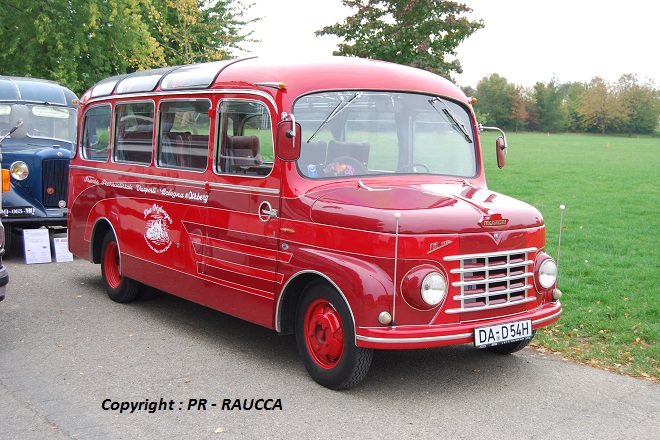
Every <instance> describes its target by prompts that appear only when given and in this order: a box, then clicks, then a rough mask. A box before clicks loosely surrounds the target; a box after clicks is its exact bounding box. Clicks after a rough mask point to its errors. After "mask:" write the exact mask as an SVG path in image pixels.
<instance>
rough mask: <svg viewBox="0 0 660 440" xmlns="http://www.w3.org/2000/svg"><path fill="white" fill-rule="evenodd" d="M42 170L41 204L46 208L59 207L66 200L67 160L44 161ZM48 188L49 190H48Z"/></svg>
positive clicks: (67, 184) (67, 183)
mask: <svg viewBox="0 0 660 440" xmlns="http://www.w3.org/2000/svg"><path fill="white" fill-rule="evenodd" d="M41 169H42V176H43V179H42V182H43V187H42V188H41V191H42V200H43V201H42V203H43V205H44V206H45V207H47V208H57V207H59V202H60V200H66V198H67V190H68V187H69V159H51V160H44V161H43V162H42V163H41ZM49 188H50V189H49Z"/></svg>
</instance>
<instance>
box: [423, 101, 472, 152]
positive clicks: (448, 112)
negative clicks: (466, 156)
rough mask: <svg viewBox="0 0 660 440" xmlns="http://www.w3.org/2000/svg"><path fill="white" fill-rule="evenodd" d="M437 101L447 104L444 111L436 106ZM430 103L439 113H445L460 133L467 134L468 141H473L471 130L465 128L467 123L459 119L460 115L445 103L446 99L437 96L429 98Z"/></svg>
mask: <svg viewBox="0 0 660 440" xmlns="http://www.w3.org/2000/svg"><path fill="white" fill-rule="evenodd" d="M436 102H440V103H442V105H444V106H445V108H443V109H442V112H440V110H439V109H438V107H436V106H435V103H436ZM429 104H431V107H433V108H434V109H435V111H436V112H438V114H441V115H444V116H445V117H446V118H448V122H450V123H451V125H452V126H453V127H454V128H456V129H457V130H458V131H459V132H460V133H462V134H463V136H465V140H466V141H468V142H469V143H472V137H471V136H470V132H468V130H467V128H465V125H463V123H462V122H461V121H460V120H459V119H458V116H456V114H454V112H453V111H451V109H450V108H449V107H448V106H447V104H445V101H443V100H442V99H440V98H438V97H437V96H436V97H435V98H433V99H429Z"/></svg>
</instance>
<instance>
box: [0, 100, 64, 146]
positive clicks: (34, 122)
mask: <svg viewBox="0 0 660 440" xmlns="http://www.w3.org/2000/svg"><path fill="white" fill-rule="evenodd" d="M15 105H17V104H0V136H4V135H5V134H7V133H8V132H9V131H10V130H11V129H12V128H13V125H14V124H15V119H16V118H15V117H12V112H13V111H14V108H15ZM19 105H25V106H26V107H27V112H26V114H27V119H26V120H24V121H23V123H24V124H26V125H27V138H33V139H38V138H40V139H49V140H53V141H62V142H63V143H62V144H61V145H60V146H61V147H62V148H68V149H70V148H72V145H74V144H75V138H76V126H77V118H76V109H75V108H68V107H61V106H53V105H48V104H19ZM22 145H25V146H26V148H29V147H30V145H29V143H22ZM8 146H14V147H16V146H18V144H15V143H13V144H10V145H8Z"/></svg>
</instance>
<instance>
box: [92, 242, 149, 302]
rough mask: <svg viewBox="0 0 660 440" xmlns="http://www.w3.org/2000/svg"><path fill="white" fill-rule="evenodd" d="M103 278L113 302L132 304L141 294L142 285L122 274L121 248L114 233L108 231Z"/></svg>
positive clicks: (103, 257) (102, 264)
mask: <svg viewBox="0 0 660 440" xmlns="http://www.w3.org/2000/svg"><path fill="white" fill-rule="evenodd" d="M101 276H102V278H103V286H104V287H105V291H106V292H107V294H108V296H109V297H110V299H111V300H113V301H116V302H119V303H125V302H130V301H133V300H135V299H136V298H137V296H138V294H139V293H140V287H141V284H140V283H139V282H137V281H135V280H132V279H130V278H128V277H125V276H122V274H121V264H120V256H119V246H118V245H117V239H116V238H115V234H113V233H112V231H108V232H107V233H106V234H105V238H104V239H103V245H102V248H101Z"/></svg>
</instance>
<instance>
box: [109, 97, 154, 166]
mask: <svg viewBox="0 0 660 440" xmlns="http://www.w3.org/2000/svg"><path fill="white" fill-rule="evenodd" d="M153 132H154V106H153V104H152V103H151V102H131V103H126V104H117V105H116V106H115V142H114V159H115V160H116V161H117V162H133V163H141V164H145V165H149V164H150V163H151V150H152V143H153Z"/></svg>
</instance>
